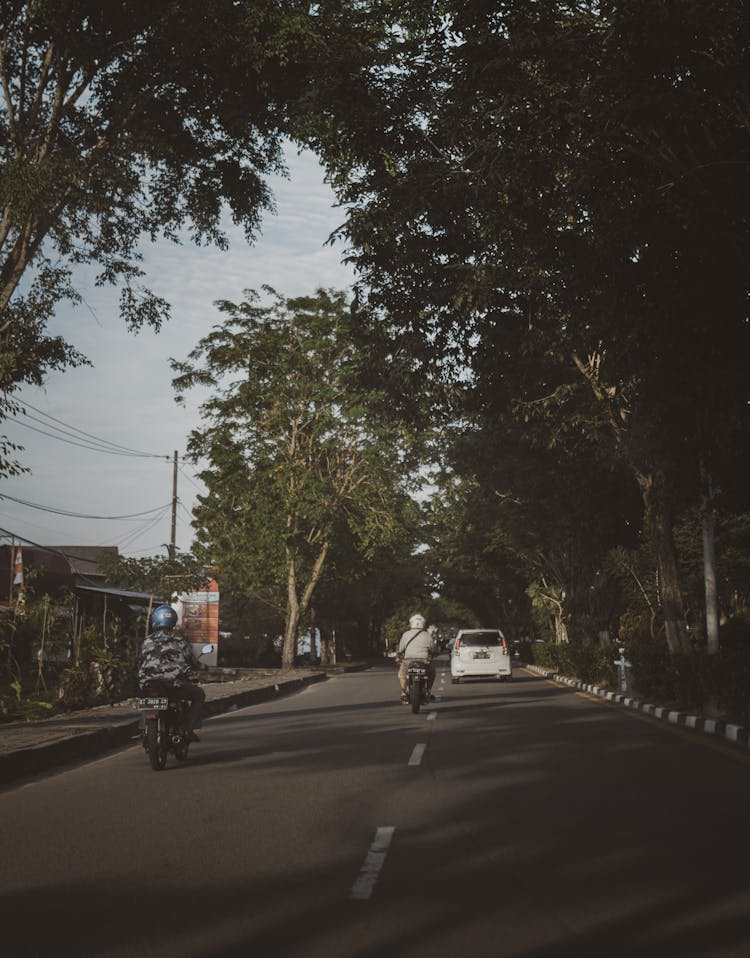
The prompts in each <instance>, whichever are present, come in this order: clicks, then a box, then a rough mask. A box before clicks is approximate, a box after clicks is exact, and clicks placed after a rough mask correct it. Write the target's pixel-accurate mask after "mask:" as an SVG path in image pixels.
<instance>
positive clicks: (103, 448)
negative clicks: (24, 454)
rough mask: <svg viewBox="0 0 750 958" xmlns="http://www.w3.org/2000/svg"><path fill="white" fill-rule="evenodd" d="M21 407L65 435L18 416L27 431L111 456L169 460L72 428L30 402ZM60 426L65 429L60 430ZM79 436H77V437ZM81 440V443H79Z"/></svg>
mask: <svg viewBox="0 0 750 958" xmlns="http://www.w3.org/2000/svg"><path fill="white" fill-rule="evenodd" d="M19 407H20V409H21V411H22V412H23V414H24V415H25V416H27V417H28V418H29V419H32V420H33V421H34V422H37V423H40V424H41V425H43V426H48V425H49V423H47V422H45V421H44V420H47V419H49V420H50V421H51V422H53V423H57V426H50V428H52V429H57V430H58V432H61V433H63V436H65V437H67V438H63V436H57V435H55V434H54V433H49V432H43V430H41V429H36V428H35V427H34V426H30V425H29V424H28V423H24V422H23V420H22V419H19V418H18V416H15V417H14V421H15V422H17V423H19V425H22V426H26V428H27V429H33V430H34V432H41V433H42V435H45V436H50V437H51V438H52V439H58V440H59V441H60V442H68V443H71V444H72V445H80V444H83V443H86V444H85V445H84V446H83V448H88V449H93V450H94V451H97V452H107V453H109V454H110V455H119V456H136V457H140V458H145V459H168V458H169V457H168V456H165V455H163V454H159V453H154V452H143V451H142V450H139V449H132V448H131V447H130V446H124V445H122V444H121V443H118V442H112V440H110V439H102V438H101V437H100V436H95V435H94V434H93V433H90V432H86V431H85V430H84V429H79V428H78V427H77V426H71V425H70V423H66V422H64V421H63V420H62V419H57V418H56V417H55V416H51V415H50V414H49V413H46V412H44V410H43V409H38V408H37V407H36V406H34V405H32V404H31V403H30V402H27V401H26V400H24V401H23V402H22V403H20V402H19ZM27 407H28V409H33V410H34V412H36V413H39V415H40V416H44V420H40V419H37V417H36V416H32V415H31V414H30V413H29V412H28V411H27ZM59 426H62V427H64V428H63V429H59ZM76 434H77V435H76ZM79 440H80V442H79ZM88 440H92V441H93V443H96V444H97V445H92V444H91V443H90V442H87V441H88Z"/></svg>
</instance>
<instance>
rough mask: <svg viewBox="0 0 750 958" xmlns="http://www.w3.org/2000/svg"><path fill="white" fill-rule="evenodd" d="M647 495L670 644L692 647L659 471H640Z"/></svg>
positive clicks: (681, 648)
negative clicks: (645, 472)
mask: <svg viewBox="0 0 750 958" xmlns="http://www.w3.org/2000/svg"><path fill="white" fill-rule="evenodd" d="M637 478H638V484H639V486H640V488H641V496H642V497H643V506H644V513H645V518H646V524H647V526H648V530H649V533H650V535H651V541H652V542H653V544H654V548H655V550H656V563H657V567H658V570H659V586H660V594H661V609H662V615H663V617H664V631H665V636H666V640H667V645H668V646H669V648H670V651H672V652H681V651H687V649H688V648H689V643H688V633H687V625H686V623H685V606H684V603H683V599H682V589H681V587H680V572H679V568H678V566H677V549H676V548H675V544H674V535H673V532H672V515H671V510H670V508H669V503H668V499H667V491H666V489H665V488H664V479H663V477H662V476H660V475H658V474H651V475H646V474H643V473H637Z"/></svg>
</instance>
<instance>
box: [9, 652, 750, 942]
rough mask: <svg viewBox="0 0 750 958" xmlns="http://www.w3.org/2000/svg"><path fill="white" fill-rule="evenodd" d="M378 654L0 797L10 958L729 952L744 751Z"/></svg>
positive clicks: (747, 860) (741, 845) (745, 898)
mask: <svg viewBox="0 0 750 958" xmlns="http://www.w3.org/2000/svg"><path fill="white" fill-rule="evenodd" d="M438 665H439V668H438V673H439V679H438V684H437V685H436V687H435V691H436V692H438V693H439V695H440V701H438V702H436V703H434V704H432V705H430V706H429V707H428V708H427V709H425V710H424V711H423V712H421V713H420V714H419V715H417V716H414V715H412V714H411V712H410V711H409V709H408V708H407V707H405V706H401V705H400V704H399V703H398V701H397V694H396V693H397V684H396V677H395V670H394V669H392V668H389V667H387V666H383V667H382V668H377V669H373V670H370V671H367V672H361V673H351V674H346V675H342V676H340V677H336V678H334V679H332V680H330V681H328V682H325V683H321V684H318V685H313V686H311V687H309V688H307V689H306V690H305V691H303V692H301V693H300V694H298V695H295V696H294V697H292V698H286V699H283V700H281V701H278V702H270V703H268V704H264V705H260V706H255V707H253V708H248V709H244V710H242V711H238V712H235V713H232V714H230V715H225V716H222V717H220V718H216V719H211V720H210V721H208V722H207V723H206V725H205V727H204V730H203V733H204V734H203V741H202V742H201V744H200V745H198V746H195V747H194V748H193V750H192V752H191V755H190V757H189V759H188V761H187V762H186V763H185V764H183V765H178V764H177V763H176V762H175V760H174V758H173V757H170V760H169V764H168V766H167V769H166V770H165V771H164V772H160V773H155V772H153V771H151V769H150V767H149V765H148V762H147V760H146V757H145V755H144V753H143V751H142V750H141V749H140V748H139V747H133V748H129V749H125V750H122V751H119V752H117V753H114V754H112V755H109V756H107V757H106V758H103V759H100V760H98V761H95V762H91V763H88V764H86V765H81V766H79V767H76V768H72V769H67V770H65V771H62V772H57V773H55V774H54V775H49V776H47V777H43V778H38V779H36V780H34V781H31V782H27V783H25V784H23V785H20V786H16V787H7V788H5V789H4V790H2V791H1V792H0V817H1V823H0V936H2V937H1V938H0V941H2V946H1V952H2V955H3V956H5V958H32V956H33V958H36V956H54V958H60V956H77V958H126V956H127V958H134V956H138V958H178V956H179V958H209V956H210V958H235V956H238V958H239V956H261V955H262V956H264V958H267V956H270V958H275V956H279V958H298V956H299V958H323V956H326V958H332V956H333V958H336V956H341V958H348V956H352V958H374V956H389V958H401V956H404V958H417V956H419V958H423V956H424V958H426V956H430V958H442V956H452V958H453V956H456V955H458V956H459V958H463V956H469V955H471V956H473V958H484V956H488V958H489V956H492V958H496V956H514V958H547V956H549V958H552V956H565V955H569V954H570V955H577V956H588V955H592V956H593V955H625V954H628V955H630V956H633V955H638V956H645V958H651V956H665V955H666V956H669V955H680V956H682V958H692V956H701V958H702V956H729V955H736V956H743V958H745V956H747V955H748V954H750V920H748V915H750V879H749V877H748V876H749V875H750V833H749V832H748V829H747V827H746V824H745V821H746V816H747V808H748V797H749V796H748V792H749V786H750V764H749V763H750V757H747V756H745V755H744V754H743V753H741V752H739V751H737V750H733V749H731V748H729V747H726V746H722V745H719V744H716V743H715V742H713V741H712V740H710V739H708V738H707V737H706V738H705V739H704V738H702V737H700V736H697V735H695V734H694V733H688V732H685V731H684V730H679V729H675V728H672V727H669V726H665V725H663V724H660V723H655V722H653V721H651V720H649V719H646V718H644V717H642V716H638V715H635V714H633V713H632V712H626V711H623V710H621V709H619V708H618V707H616V706H611V705H607V704H604V703H602V702H600V701H598V700H597V701H593V700H590V699H589V698H587V697H585V696H583V695H580V694H577V693H574V692H572V691H571V690H569V689H565V688H560V687H557V686H555V685H553V684H551V683H550V682H546V681H544V680H542V679H540V678H537V677H534V676H531V675H530V674H528V673H526V672H524V671H523V670H520V669H519V670H518V671H516V673H515V678H514V681H513V682H512V683H503V684H499V683H498V684H496V683H489V682H470V683H462V684H461V685H459V686H454V685H451V683H450V676H449V675H448V676H447V677H446V676H445V675H443V678H442V684H441V679H440V673H445V672H446V670H447V661H446V660H445V659H441V660H439V663H438Z"/></svg>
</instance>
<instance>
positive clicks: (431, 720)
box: [427, 712, 438, 722]
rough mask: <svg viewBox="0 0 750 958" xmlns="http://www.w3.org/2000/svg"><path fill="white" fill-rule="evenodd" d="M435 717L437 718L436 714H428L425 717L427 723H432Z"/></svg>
mask: <svg viewBox="0 0 750 958" xmlns="http://www.w3.org/2000/svg"><path fill="white" fill-rule="evenodd" d="M437 717H438V714H437V712H430V714H429V715H428V716H427V721H428V722H434V721H435V719H436V718H437Z"/></svg>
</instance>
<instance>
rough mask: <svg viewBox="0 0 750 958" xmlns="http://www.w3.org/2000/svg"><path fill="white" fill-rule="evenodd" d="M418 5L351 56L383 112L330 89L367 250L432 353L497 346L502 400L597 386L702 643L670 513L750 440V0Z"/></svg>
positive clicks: (323, 139) (671, 616)
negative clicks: (702, 467) (360, 61)
mask: <svg viewBox="0 0 750 958" xmlns="http://www.w3.org/2000/svg"><path fill="white" fill-rule="evenodd" d="M401 10H402V11H403V10H406V11H407V13H406V16H408V17H409V20H408V21H406V20H405V21H404V23H403V25H402V28H401V29H395V30H393V31H392V34H391V40H390V47H389V49H388V50H385V49H383V48H382V47H381V48H378V49H377V50H376V51H375V52H374V53H373V56H372V57H371V59H370V62H369V63H368V65H367V67H366V68H363V67H361V66H360V67H356V66H355V67H353V68H352V67H351V66H350V67H349V68H350V69H351V70H352V75H351V76H350V77H349V78H348V83H347V84H346V87H347V90H348V91H349V94H350V96H355V97H357V98H358V100H359V102H360V104H365V103H366V104H367V111H365V110H364V109H360V110H359V111H358V112H357V117H358V122H357V124H352V123H348V122H347V119H346V111H345V109H344V108H343V100H341V101H340V102H339V103H338V104H334V105H331V104H330V103H329V105H328V114H327V117H326V121H325V122H323V123H320V124H318V126H317V127H316V128H314V129H313V130H312V131H311V132H310V134H309V136H310V141H311V142H313V143H316V144H317V145H318V147H319V149H321V150H322V152H323V153H324V155H326V156H327V157H328V163H329V165H330V168H331V171H332V177H333V179H334V183H335V185H336V187H337V189H338V191H339V195H340V197H341V199H342V202H343V203H345V204H346V205H347V207H348V209H349V211H350V212H349V217H348V221H347V223H346V225H345V227H344V232H345V234H346V235H347V237H348V238H349V240H350V242H351V244H352V248H353V252H352V258H353V260H354V261H355V263H356V264H357V266H358V267H359V269H360V271H361V273H362V275H363V277H364V280H365V281H366V282H368V283H370V284H371V285H372V287H373V301H374V302H375V303H377V304H378V305H380V306H382V307H383V308H384V309H386V310H387V311H388V313H389V315H390V316H391V317H392V319H393V321H394V322H396V323H398V324H399V325H400V326H401V328H402V330H403V334H402V336H401V337H400V341H401V343H403V344H404V346H405V347H406V348H414V344H415V343H416V344H418V345H417V354H418V357H419V360H420V361H421V362H423V363H426V364H427V363H430V362H432V361H433V356H434V353H435V351H436V350H440V351H441V352H442V353H443V354H444V355H447V357H448V359H449V361H451V362H455V354H456V352H458V351H459V350H461V347H463V351H462V352H463V356H462V362H463V367H464V369H463V370H462V375H463V376H464V378H465V377H466V372H465V367H466V366H469V367H470V368H471V370H472V373H473V374H474V375H475V376H477V377H481V376H482V375H484V374H485V373H486V370H487V368H488V364H487V363H486V362H483V361H482V356H481V353H482V351H485V352H486V351H487V350H488V349H489V348H490V345H491V346H492V347H494V349H495V357H494V358H495V364H496V366H502V369H503V375H504V376H505V378H506V380H507V382H506V383H505V384H503V388H502V389H501V390H500V391H499V393H498V394H497V395H496V396H494V397H493V396H492V395H491V394H490V390H487V391H486V392H485V399H486V402H487V404H488V408H493V407H494V409H496V410H497V411H498V413H499V414H502V413H503V412H504V411H507V410H508V409H509V408H512V404H513V403H514V402H516V401H522V402H528V401H534V402H538V403H541V402H543V401H545V400H546V399H548V400H549V401H548V405H549V406H552V404H553V403H554V402H555V401H556V400H559V399H562V400H565V398H566V395H567V394H566V392H565V390H570V389H574V388H575V386H576V384H583V385H585V386H586V387H587V388H588V389H589V390H590V395H591V398H592V399H593V401H594V402H595V403H596V405H597V406H598V407H599V412H598V414H595V416H594V418H598V419H599V420H603V421H605V422H606V423H607V425H608V430H609V431H608V435H605V434H604V433H600V434H599V435H600V438H601V441H602V443H603V446H602V448H605V447H606V448H608V450H609V452H608V454H609V456H610V458H611V459H612V460H613V461H621V462H625V463H626V464H627V466H628V468H629V470H630V473H631V475H632V477H633V480H634V481H635V482H636V483H637V486H638V488H639V491H640V494H641V497H642V502H643V512H644V518H645V522H646V526H647V528H648V530H649V534H650V536H651V538H652V540H653V543H654V546H655V551H656V555H657V560H658V565H659V571H660V598H661V606H662V611H663V619H664V627H665V635H666V639H667V642H668V643H669V645H670V648H672V649H680V648H685V647H686V645H687V631H686V627H685V610H684V604H683V598H682V593H681V585H680V577H679V569H678V563H677V555H676V550H675V546H674V537H673V532H672V528H673V516H674V514H675V513H676V512H677V511H679V510H680V509H681V508H683V506H684V505H685V502H686V500H688V499H690V498H691V497H693V498H694V497H695V496H696V495H697V487H698V476H699V463H700V461H701V460H703V461H707V462H708V463H709V470H708V471H709V472H713V471H714V467H715V466H717V467H718V463H719V461H720V459H721V455H720V451H721V449H722V447H723V448H725V449H726V448H727V447H730V448H731V447H733V446H734V445H735V444H736V443H737V441H738V440H739V442H742V443H745V442H746V440H747V419H748V407H747V386H746V381H747V377H746V370H745V368H744V365H745V364H744V356H746V355H747V352H748V346H749V345H750V342H749V341H748V340H749V339H750V328H749V327H748V324H747V322H746V303H747V294H748V281H747V276H748V270H747V261H748V255H747V245H746V240H745V238H746V236H747V234H748V225H749V224H748V212H747V211H748V209H749V208H750V204H748V202H747V201H748V198H749V197H748V182H749V181H748V177H747V169H748V163H749V162H750V137H749V135H748V126H747V122H746V107H745V106H744V104H745V103H746V100H747V96H748V79H747V76H748V75H747V70H746V62H747V53H748V48H749V46H750V44H749V40H750V36H749V35H748V29H749V28H750V24H749V23H748V20H747V17H746V15H745V11H744V5H743V4H742V3H741V2H739V0H724V2H722V3H720V4H719V5H718V7H711V8H709V7H707V6H706V5H705V4H701V3H689V4H680V5H672V4H649V3H641V2H637V3H631V4H601V3H595V2H590V3H578V4H569V3H564V2H558V0H542V2H539V3H535V4H526V5H522V4H518V5H515V4H504V5H487V4H479V3H472V4H465V3H456V2H452V0H446V2H444V3H441V4H437V5H430V7H429V8H428V7H426V6H425V5H423V4H420V3H418V2H415V3H411V4H406V5H402V7H401ZM420 12H421V13H422V17H421V22H420V20H419V16H420ZM339 68H340V69H342V70H346V69H347V64H339ZM329 89H330V88H329ZM330 114H333V115H335V116H336V117H337V120H338V122H336V123H331V122H330V120H329V119H328V116H330ZM365 115H366V116H367V117H369V120H364V119H363V117H364V116H365ZM419 344H423V345H419ZM740 357H743V358H740ZM477 359H479V364H477V362H476V360H477ZM537 365H538V366H539V367H541V368H543V369H544V370H545V373H546V371H547V369H548V368H549V367H550V366H553V365H554V366H556V367H557V373H556V376H555V379H556V382H555V384H554V391H553V394H552V395H550V394H549V393H546V392H545V391H544V386H545V385H546V383H543V384H541V385H540V387H539V388H538V391H537V392H536V395H530V393H531V391H532V388H533V387H532V380H531V379H530V378H529V376H530V374H531V375H533V370H534V366H537ZM542 378H546V377H542ZM560 388H562V389H563V392H562V393H560V392H557V390H558V389H560ZM566 413H567V409H566V404H565V402H564V401H563V402H559V403H558V415H560V416H564V415H566Z"/></svg>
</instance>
